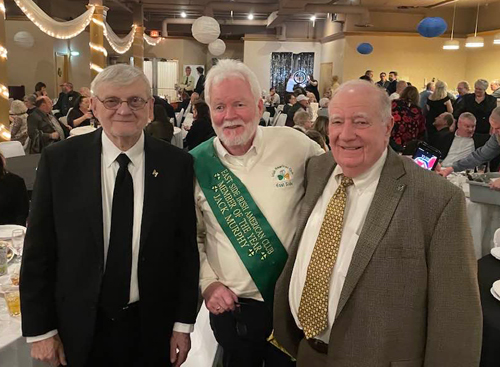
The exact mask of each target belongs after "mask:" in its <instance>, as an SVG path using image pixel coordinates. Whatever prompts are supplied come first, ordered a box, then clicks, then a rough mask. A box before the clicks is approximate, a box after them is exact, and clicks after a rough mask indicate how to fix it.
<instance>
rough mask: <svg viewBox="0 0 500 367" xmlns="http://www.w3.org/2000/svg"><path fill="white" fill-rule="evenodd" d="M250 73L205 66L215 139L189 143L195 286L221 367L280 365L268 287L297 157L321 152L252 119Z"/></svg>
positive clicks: (302, 160) (295, 195) (295, 188)
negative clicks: (197, 260)
mask: <svg viewBox="0 0 500 367" xmlns="http://www.w3.org/2000/svg"><path fill="white" fill-rule="evenodd" d="M260 90H261V88H260V85H259V83H258V81H257V78H256V76H255V74H254V73H253V72H252V71H251V70H250V69H249V68H248V67H247V66H246V65H244V64H243V63H241V62H239V61H236V60H221V61H219V63H218V64H217V65H216V66H214V67H213V68H212V69H210V72H209V73H208V75H207V79H206V82H205V99H206V102H207V103H208V105H209V106H210V111H211V117H212V124H213V127H214V130H215V132H216V134H217V137H215V138H212V139H210V140H208V141H206V142H205V143H203V144H201V145H200V146H198V147H197V148H196V149H194V150H192V151H191V153H192V154H193V156H194V158H195V173H196V186H195V201H196V209H197V217H198V247H199V250H200V262H201V272H200V287H201V291H202V294H203V298H204V299H205V304H206V306H207V308H208V310H209V311H210V324H211V326H212V329H213V331H214V335H215V338H216V339H217V341H218V343H219V344H220V345H221V346H222V348H223V349H224V357H223V365H224V367H254V366H255V367H257V366H258V367H262V366H268V367H270V366H272V367H281V366H283V367H287V366H294V362H292V361H291V359H290V357H289V356H288V355H286V354H285V353H283V352H281V351H280V350H279V349H278V348H276V347H274V346H273V345H271V344H270V343H269V342H267V339H268V338H269V337H270V336H271V334H272V325H273V323H272V308H273V294H274V293H273V292H274V286H275V283H276V280H277V279H278V277H279V275H280V273H281V271H282V269H283V266H284V264H285V262H286V259H287V257H288V254H287V249H288V247H289V246H290V243H291V241H292V238H293V235H294V233H295V223H296V219H297V214H298V212H299V210H300V203H301V200H302V197H303V196H304V186H305V183H304V171H305V164H306V161H307V160H308V159H309V158H310V157H312V156H315V155H320V154H323V153H324V151H323V150H322V149H321V147H320V146H319V145H318V144H317V143H315V142H314V141H312V140H310V139H309V138H308V137H307V136H306V135H304V134H302V133H300V132H298V131H295V130H294V129H290V128H288V127H272V128H270V127H267V128H263V127H259V126H258V125H259V120H260V117H261V116H262V112H263V109H264V105H263V102H262V100H261V98H260Z"/></svg>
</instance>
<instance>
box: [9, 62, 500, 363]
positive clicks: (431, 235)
mask: <svg viewBox="0 0 500 367" xmlns="http://www.w3.org/2000/svg"><path fill="white" fill-rule="evenodd" d="M185 71H186V75H185V77H183V83H182V85H181V88H182V90H181V92H182V94H183V101H182V103H179V105H178V107H177V111H176V110H175V109H174V108H173V106H172V105H171V104H170V103H169V102H168V101H166V100H164V99H162V98H159V97H158V96H154V95H152V93H151V86H150V84H149V81H148V79H147V78H146V76H145V75H144V73H143V72H142V71H141V70H139V69H138V68H134V67H132V66H129V65H113V66H109V67H107V68H106V69H104V71H102V72H101V73H100V74H98V76H97V77H96V78H95V79H94V81H93V82H92V86H91V89H92V91H93V92H92V96H90V94H89V91H88V90H82V89H81V90H80V92H74V91H73V86H72V85H71V83H66V85H65V86H64V88H63V89H62V95H60V96H59V98H58V100H57V103H56V104H55V105H53V103H52V100H51V99H50V98H48V96H47V95H46V91H45V88H46V87H45V86H44V85H43V83H38V84H37V86H36V87H35V93H34V94H33V95H30V96H26V97H25V101H24V102H21V101H14V102H13V103H12V105H11V117H12V119H11V121H12V122H11V134H12V136H15V139H18V140H19V141H20V142H22V141H23V140H22V139H24V144H26V141H29V146H30V148H29V151H30V152H41V153H42V155H41V160H40V163H39V166H38V170H37V182H36V185H35V188H34V192H33V198H32V201H31V206H30V214H29V219H28V224H29V225H28V231H27V234H26V241H25V245H24V255H23V258H22V269H21V283H20V292H21V306H22V315H23V317H22V329H23V335H24V336H25V337H27V341H28V343H30V344H31V345H32V356H33V357H34V358H35V359H39V360H42V361H45V362H48V363H51V364H52V365H54V366H58V365H59V364H62V365H66V364H68V365H70V366H75V367H87V366H101V365H102V366H104V365H106V366H126V367H128V366H130V367H138V366H175V367H179V366H180V365H181V364H182V363H183V362H184V361H185V360H186V358H187V355H188V353H189V350H190V333H191V332H192V331H193V329H194V324H195V321H196V315H197V310H198V307H199V303H198V296H199V295H201V298H202V299H203V300H204V302H205V306H206V308H207V309H208V311H209V312H210V326H211V328H212V330H213V333H214V336H215V338H216V340H217V342H218V344H219V345H220V346H221V347H222V349H223V361H222V363H223V366H224V367H262V366H270V367H271V366H272V367H294V366H298V367H334V366H337V365H338V363H339V361H340V363H343V364H344V365H353V366H389V365H405V366H406V365H408V366H420V365H423V364H424V361H425V364H428V365H429V366H450V367H451V366H453V367H462V366H463V367H471V366H478V365H479V359H480V355H481V328H482V317H481V305H480V299H479V290H478V285H477V268H476V266H477V265H476V260H475V256H474V250H473V244H472V239H471V236H470V232H469V230H468V223H467V217H466V214H465V200H464V194H463V192H462V191H461V190H460V189H459V188H458V187H456V186H454V185H452V184H451V183H449V182H447V181H446V180H444V179H443V178H442V177H439V175H438V174H436V173H433V172H428V171H426V170H423V169H421V168H419V167H418V166H417V165H416V164H415V163H414V162H412V161H411V160H409V159H407V158H405V157H402V156H401V155H399V154H397V153H401V152H403V151H405V152H406V151H407V150H408V148H409V147H411V146H412V145H414V144H415V142H419V141H425V142H427V143H428V144H430V145H432V146H434V147H435V148H437V149H438V150H439V151H440V152H441V159H442V162H441V164H440V165H439V166H438V168H437V171H438V173H440V174H441V175H442V176H446V175H448V174H450V173H451V172H453V171H459V170H465V169H469V168H474V167H476V166H477V165H478V164H482V163H486V162H490V165H491V168H492V169H495V168H494V162H495V159H496V158H497V156H499V155H500V138H499V136H500V107H496V103H497V101H496V98H495V97H494V96H493V95H489V94H487V93H486V90H487V88H488V86H490V87H491V88H492V90H493V88H496V89H494V90H495V91H497V90H499V87H500V86H499V84H498V82H497V81H494V82H492V83H491V85H488V83H487V82H486V81H485V80H482V79H480V80H477V81H476V82H475V84H474V91H473V93H469V92H470V90H469V84H468V83H467V82H465V81H463V82H460V83H459V85H458V86H457V90H458V91H459V95H458V96H455V95H453V94H452V93H450V91H449V90H448V89H447V85H446V83H445V82H443V81H440V80H437V81H435V82H431V83H429V84H427V85H426V88H425V90H424V91H419V90H418V89H417V88H416V87H415V86H412V85H411V84H409V83H408V82H407V81H403V80H399V79H398V73H397V72H396V71H391V72H390V73H389V77H388V79H386V73H385V72H383V73H380V81H378V82H377V83H374V82H373V75H374V74H373V71H371V70H368V71H367V72H366V73H365V74H364V75H363V76H362V77H361V78H360V80H352V81H347V82H345V83H342V84H339V83H338V79H334V80H333V81H332V86H331V87H330V88H328V89H327V90H326V91H324V92H325V93H324V94H323V97H322V98H320V95H319V89H318V82H317V80H316V79H315V78H314V77H313V76H312V75H310V76H309V78H308V84H307V85H306V86H305V87H303V86H300V85H295V86H294V88H293V89H292V91H291V92H287V93H286V94H285V95H284V96H283V102H284V103H283V107H282V113H283V114H285V115H286V124H285V126H283V127H264V126H259V125H261V117H262V115H263V113H264V111H266V110H267V111H268V112H269V114H271V112H272V111H274V112H275V113H277V111H278V108H279V107H280V105H282V103H281V100H282V99H281V96H279V95H278V94H277V93H276V90H275V89H274V88H271V89H270V90H269V94H268V95H265V96H263V95H262V90H261V88H260V85H259V83H258V80H257V77H256V75H255V74H254V73H253V72H252V71H251V70H250V69H249V68H248V67H247V66H246V65H245V64H243V63H242V62H239V61H236V60H230V59H227V60H220V61H219V63H218V64H217V65H215V66H213V67H212V68H211V70H210V72H209V73H208V74H207V76H206V78H205V77H203V79H202V82H203V83H202V84H203V85H202V86H200V85H198V84H199V83H197V85H195V83H194V79H193V78H192V76H191V68H189V67H188V68H186V70H185ZM198 71H199V72H200V70H198ZM201 74H203V70H201ZM499 93H500V92H499ZM493 102H494V103H493ZM55 106H57V110H58V112H54V110H55ZM313 107H314V108H313ZM176 112H177V114H176ZM181 112H182V113H181ZM57 114H60V116H59V117H58V116H56V115H57ZM117 115H119V116H120V118H119V119H117V118H116V116H117ZM63 117H67V121H66V122H67V124H65V123H64V122H62V121H64V120H65V119H64V118H63ZM274 117H275V116H274ZM61 120H62V121H61ZM190 120H192V123H191V124H188V121H190ZM172 122H173V123H172ZM23 124H24V125H23ZM87 124H89V125H90V124H94V125H95V126H97V125H99V126H100V128H99V129H96V130H95V131H93V132H91V133H88V134H85V135H82V136H79V137H76V138H74V139H67V137H68V134H69V131H70V130H71V129H72V128H77V127H80V126H86V125H87ZM174 125H176V126H181V127H182V128H183V129H185V130H186V131H187V135H186V138H185V143H184V148H185V149H184V151H183V150H181V149H178V148H176V147H174V146H173V145H172V144H168V143H169V142H170V141H171V140H172V136H173V133H174ZM159 140H162V141H159ZM165 142H167V143H165ZM388 146H391V147H392V149H390V148H388ZM187 151H189V153H188V152H187ZM76 158H78V159H79V160H78V162H79V164H75V159H76ZM0 161H1V166H0V186H1V187H4V186H5V187H7V186H8V185H10V184H11V182H15V181H16V180H17V178H16V176H12V175H11V174H10V173H9V172H8V170H7V169H6V165H5V161H4V160H3V158H2V157H1V156H0ZM497 182H499V184H498V187H496V186H495V188H498V189H500V180H499V181H497ZM193 183H194V184H193ZM2 185H3V186H2ZM429 187H431V188H432V190H428V188H429ZM0 205H13V204H11V203H10V202H9V203H6V204H3V203H0ZM17 205H19V209H20V210H19V211H18V212H19V213H18V214H15V215H14V217H12V218H9V219H8V220H11V221H17V222H19V221H22V220H23V216H25V215H26V211H27V208H26V207H25V206H26V202H24V201H23V202H22V203H19V204H17ZM0 212H2V211H0ZM13 213H17V212H14V211H13ZM24 220H25V219H24ZM166 346H167V347H166ZM168 346H169V347H168Z"/></svg>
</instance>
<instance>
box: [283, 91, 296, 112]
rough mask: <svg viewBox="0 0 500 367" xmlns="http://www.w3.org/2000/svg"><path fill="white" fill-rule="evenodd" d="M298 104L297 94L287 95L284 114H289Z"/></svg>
mask: <svg viewBox="0 0 500 367" xmlns="http://www.w3.org/2000/svg"><path fill="white" fill-rule="evenodd" d="M295 103H297V97H295V94H291V93H287V94H286V95H285V106H284V107H283V113H284V114H287V113H288V111H289V110H290V108H292V106H293V105H294V104H295Z"/></svg>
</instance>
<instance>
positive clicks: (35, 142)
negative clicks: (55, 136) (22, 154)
mask: <svg viewBox="0 0 500 367" xmlns="http://www.w3.org/2000/svg"><path fill="white" fill-rule="evenodd" d="M53 132H55V130H54V128H53V127H52V124H51V123H50V121H49V118H48V116H47V115H46V114H45V113H43V112H42V111H41V110H40V109H38V108H35V110H34V111H33V113H31V115H29V116H28V136H29V138H30V153H41V151H42V150H43V148H44V147H46V146H48V145H50V144H52V143H54V142H55V140H52V138H51V137H50V134H52V133H53Z"/></svg>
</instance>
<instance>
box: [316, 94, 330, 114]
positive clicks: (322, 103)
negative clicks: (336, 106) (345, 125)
mask: <svg viewBox="0 0 500 367" xmlns="http://www.w3.org/2000/svg"><path fill="white" fill-rule="evenodd" d="M329 103H330V100H329V99H328V98H321V99H320V100H319V108H318V117H319V116H324V117H326V118H328V104H329Z"/></svg>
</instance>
